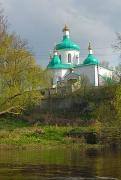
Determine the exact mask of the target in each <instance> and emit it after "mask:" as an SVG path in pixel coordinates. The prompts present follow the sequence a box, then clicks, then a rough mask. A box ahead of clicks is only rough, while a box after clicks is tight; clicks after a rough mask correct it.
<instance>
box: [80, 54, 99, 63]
mask: <svg viewBox="0 0 121 180" xmlns="http://www.w3.org/2000/svg"><path fill="white" fill-rule="evenodd" d="M83 64H95V65H97V64H99V60H98V59H97V58H96V57H95V56H94V55H93V54H88V56H87V58H86V59H85V60H84V62H83Z"/></svg>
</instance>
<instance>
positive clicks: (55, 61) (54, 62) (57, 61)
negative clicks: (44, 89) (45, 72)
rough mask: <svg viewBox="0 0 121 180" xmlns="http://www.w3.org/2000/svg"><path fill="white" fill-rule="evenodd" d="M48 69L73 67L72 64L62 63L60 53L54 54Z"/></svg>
mask: <svg viewBox="0 0 121 180" xmlns="http://www.w3.org/2000/svg"><path fill="white" fill-rule="evenodd" d="M47 68H48V69H69V68H73V65H72V64H62V62H61V60H60V58H59V56H58V55H54V56H53V58H52V59H51V61H50V62H49V64H48V66H47Z"/></svg>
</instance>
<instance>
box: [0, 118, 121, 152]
mask: <svg viewBox="0 0 121 180" xmlns="http://www.w3.org/2000/svg"><path fill="white" fill-rule="evenodd" d="M106 130H107V128H106ZM116 132H117V134H118V130H116V131H112V129H111V133H110V131H105V128H103V129H101V128H100V127H99V124H95V125H90V126H78V127H76V126H56V125H55V126H52V125H51V126H48V125H36V124H35V125H32V124H30V123H29V122H28V121H25V120H21V119H15V118H1V119H0V149H17V148H23V149H24V148H41V147H42V146H47V147H53V146H56V145H57V146H58V145H61V146H72V145H73V146H79V147H80V148H98V147H102V146H107V145H113V146H114V145H117V144H118V145H120V136H119V137H117V135H116V134H115V133H116ZM118 135H119V134H118Z"/></svg>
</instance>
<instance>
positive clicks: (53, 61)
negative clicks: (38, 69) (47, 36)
mask: <svg viewBox="0 0 121 180" xmlns="http://www.w3.org/2000/svg"><path fill="white" fill-rule="evenodd" d="M59 64H61V60H60V58H59V57H58V55H54V56H53V58H52V59H51V61H50V62H49V64H48V68H49V67H53V66H56V65H59Z"/></svg>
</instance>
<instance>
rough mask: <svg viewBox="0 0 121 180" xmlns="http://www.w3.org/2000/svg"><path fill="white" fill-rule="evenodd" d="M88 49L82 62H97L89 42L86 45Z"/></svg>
mask: <svg viewBox="0 0 121 180" xmlns="http://www.w3.org/2000/svg"><path fill="white" fill-rule="evenodd" d="M88 51H89V54H88V56H87V58H86V59H85V60H84V62H83V64H95V65H97V64H99V60H98V59H97V58H96V57H95V56H94V55H93V52H92V48H91V44H90V43H89V46H88Z"/></svg>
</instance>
